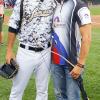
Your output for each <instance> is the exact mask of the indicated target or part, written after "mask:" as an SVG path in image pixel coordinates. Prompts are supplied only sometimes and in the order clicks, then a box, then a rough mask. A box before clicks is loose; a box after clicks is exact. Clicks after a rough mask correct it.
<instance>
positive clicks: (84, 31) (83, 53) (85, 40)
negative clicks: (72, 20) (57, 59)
mask: <svg viewBox="0 0 100 100" xmlns="http://www.w3.org/2000/svg"><path fill="white" fill-rule="evenodd" d="M80 33H81V36H82V42H81V49H80V55H79V60H78V64H76V65H75V67H74V68H73V70H72V71H71V72H70V74H71V75H72V77H73V78H74V79H77V78H78V77H79V76H80V74H81V72H82V70H83V68H82V67H81V65H84V64H85V61H86V58H87V55H88V52H89V48H90V44H91V24H86V25H83V26H81V27H80Z"/></svg>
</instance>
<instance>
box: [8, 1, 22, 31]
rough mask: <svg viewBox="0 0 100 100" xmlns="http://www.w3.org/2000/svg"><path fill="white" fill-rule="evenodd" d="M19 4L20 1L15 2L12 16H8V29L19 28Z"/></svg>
mask: <svg viewBox="0 0 100 100" xmlns="http://www.w3.org/2000/svg"><path fill="white" fill-rule="evenodd" d="M20 3H21V0H17V1H16V4H15V6H14V9H13V12H12V15H11V16H10V19H9V27H11V28H13V29H16V30H17V29H18V28H19V24H18V23H19V21H20Z"/></svg>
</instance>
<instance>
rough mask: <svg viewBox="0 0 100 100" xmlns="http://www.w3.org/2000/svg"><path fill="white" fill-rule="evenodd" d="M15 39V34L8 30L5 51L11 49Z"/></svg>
mask: <svg viewBox="0 0 100 100" xmlns="http://www.w3.org/2000/svg"><path fill="white" fill-rule="evenodd" d="M15 39H16V34H14V33H11V32H9V33H8V43H7V52H8V51H11V50H12V48H13V45H14V42H15Z"/></svg>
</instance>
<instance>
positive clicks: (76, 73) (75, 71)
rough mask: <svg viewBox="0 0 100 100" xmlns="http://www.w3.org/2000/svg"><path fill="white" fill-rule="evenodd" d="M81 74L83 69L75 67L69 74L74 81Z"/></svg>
mask: <svg viewBox="0 0 100 100" xmlns="http://www.w3.org/2000/svg"><path fill="white" fill-rule="evenodd" d="M82 72H83V68H81V67H79V66H77V65H75V67H74V68H73V69H72V71H71V72H70V74H71V76H72V77H73V78H74V79H77V78H78V77H79V76H80V75H81V74H82Z"/></svg>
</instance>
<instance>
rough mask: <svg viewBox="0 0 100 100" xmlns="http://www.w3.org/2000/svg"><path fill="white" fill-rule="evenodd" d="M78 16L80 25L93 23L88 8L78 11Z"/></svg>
mask: <svg viewBox="0 0 100 100" xmlns="http://www.w3.org/2000/svg"><path fill="white" fill-rule="evenodd" d="M77 16H78V18H79V20H80V21H79V22H78V23H79V24H80V25H85V24H89V23H91V16H90V11H89V9H88V8H87V7H82V8H80V9H79V10H78V12H77Z"/></svg>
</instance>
